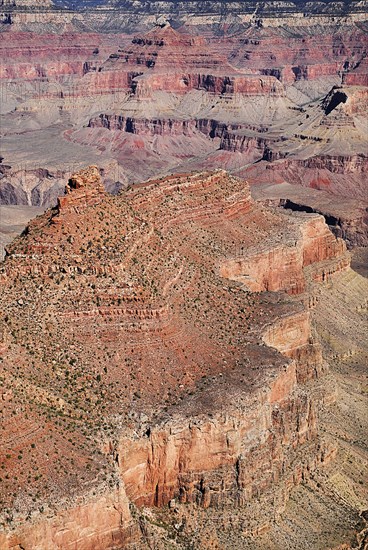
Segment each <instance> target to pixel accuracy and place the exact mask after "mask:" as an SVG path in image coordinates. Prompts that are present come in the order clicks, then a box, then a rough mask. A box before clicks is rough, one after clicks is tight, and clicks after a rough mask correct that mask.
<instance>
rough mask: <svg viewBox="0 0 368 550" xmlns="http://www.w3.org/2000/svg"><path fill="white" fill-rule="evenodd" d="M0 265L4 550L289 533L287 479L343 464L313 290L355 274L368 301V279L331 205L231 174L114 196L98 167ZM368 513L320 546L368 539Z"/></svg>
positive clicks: (238, 540)
mask: <svg viewBox="0 0 368 550" xmlns="http://www.w3.org/2000/svg"><path fill="white" fill-rule="evenodd" d="M92 220H93V222H92ZM285 266H287V267H288V269H285ZM0 279H1V287H0V293H1V303H2V316H1V320H0V323H1V324H0V334H1V347H0V350H1V365H0V367H1V379H2V390H1V391H2V396H1V399H2V401H1V405H2V418H3V422H2V430H3V433H2V438H1V443H0V456H1V458H0V462H1V468H2V470H1V478H2V484H1V487H2V493H1V510H2V515H1V529H0V541H1V548H4V549H11V550H14V549H18V548H25V549H27V550H28V549H29V550H31V549H35V548H45V549H46V548H47V549H50V550H51V549H61V548H68V547H70V548H78V550H79V549H86V550H87V549H92V548H93V549H94V550H95V549H96V548H101V549H106V548H111V549H112V548H129V547H132V548H133V547H134V548H147V545H148V547H149V546H150V545H153V546H154V547H155V548H167V547H168V546H169V545H170V544H171V542H170V541H172V542H173V541H175V544H176V545H177V546H178V547H179V548H187V547H189V546H190V545H191V544H192V545H193V544H195V545H196V547H198V548H208V547H211V544H212V547H215V548H226V547H229V546H226V544H228V543H226V539H227V538H228V537H230V539H229V540H231V541H232V542H231V546H230V547H231V548H254V547H256V546H255V545H257V544H260V545H261V547H262V544H270V543H267V542H265V541H267V540H272V537H276V538H275V540H276V541H277V540H278V544H279V546H277V543H276V546H275V548H277V547H278V548H280V547H282V543H281V542H280V541H281V540H282V537H285V535H286V532H287V530H286V531H285V527H283V526H282V522H283V518H284V514H287V513H288V506H289V502H290V498H292V496H291V495H292V494H293V491H294V490H295V488H297V487H298V486H299V485H300V484H301V483H302V485H304V486H305V485H308V483H311V484H313V483H316V480H317V479H319V476H322V478H324V479H326V476H327V479H330V478H329V474H328V472H329V471H330V472H331V471H332V472H335V471H336V467H337V466H336V464H337V465H339V464H340V463H339V461H338V460H339V458H338V457H339V452H341V451H340V443H339V440H338V439H337V438H336V437H334V436H333V434H330V433H328V431H327V430H324V429H323V426H324V425H325V423H326V420H324V418H325V417H327V418H328V417H329V415H331V414H334V413H333V412H331V411H333V410H334V407H335V409H336V405H334V403H336V399H337V397H336V388H335V384H334V382H333V377H332V375H331V372H330V370H329V368H328V365H327V363H326V359H325V358H324V357H323V355H322V347H321V343H320V341H319V340H318V338H317V334H316V328H315V323H316V322H317V323H318V322H319V323H320V324H321V327H322V328H321V333H323V334H324V337H325V338H326V339H327V340H328V335H327V333H326V332H325V331H326V330H327V328H328V327H329V326H330V324H329V323H327V324H326V322H325V320H323V317H322V315H323V314H326V304H325V303H324V305H323V308H321V309H320V306H319V303H320V302H326V300H327V301H328V300H330V301H331V298H329V297H328V293H329V292H331V290H330V289H331V288H332V289H335V288H339V285H345V287H346V286H347V287H349V286H352V289H351V296H352V297H353V298H354V299H352V300H351V304H348V303H346V302H344V304H345V305H344V306H343V307H345V308H347V310H349V307H350V306H351V307H352V308H353V310H354V315H355V317H356V319H355V320H356V321H357V324H356V327H359V326H362V323H361V320H360V319H361V317H362V315H364V305H363V303H362V302H361V301H362V299H363V297H364V293H363V294H360V292H357V289H356V286H357V287H358V290H362V289H363V288H364V287H366V280H365V279H364V278H363V277H360V276H359V275H357V274H356V273H354V272H353V271H352V270H351V269H350V255H349V253H348V252H347V250H346V245H345V244H344V241H343V240H342V239H340V238H338V237H335V236H334V235H333V234H332V233H331V232H330V230H329V229H328V226H327V225H326V223H325V221H324V218H323V217H322V216H321V215H319V214H313V213H312V214H307V213H304V212H291V211H289V210H284V209H280V208H279V207H275V206H269V207H265V206H264V205H262V204H261V203H259V202H257V201H254V200H253V199H252V198H251V195H250V190H249V186H248V185H247V183H246V182H245V181H244V180H242V179H240V178H236V177H234V176H232V175H229V174H227V173H226V172H225V171H223V170H217V171H211V172H195V173H191V174H189V173H187V174H181V175H173V176H167V177H164V178H159V179H156V180H150V181H149V182H146V183H143V184H137V185H135V186H132V187H130V188H128V189H126V190H122V191H120V193H119V194H117V195H115V196H113V195H111V194H109V193H107V192H106V191H105V189H104V186H103V183H102V179H101V170H100V169H98V168H97V167H96V166H91V167H90V168H88V169H85V170H82V171H80V172H78V173H76V174H74V175H73V176H72V177H71V178H70V180H69V183H68V184H67V185H66V191H65V195H62V196H61V197H60V198H59V199H58V203H57V205H56V207H54V208H53V209H49V210H47V211H46V212H45V213H44V214H41V215H39V216H38V217H36V218H35V219H34V220H32V221H31V222H30V224H29V225H28V226H27V228H26V230H25V231H24V232H23V234H22V235H20V236H19V237H16V238H15V240H14V241H13V242H12V243H11V244H10V245H8V246H7V252H6V257H5V260H4V262H3V263H2V265H1V268H0ZM334 292H335V291H334ZM346 295H348V294H346ZM335 300H337V303H339V301H340V300H341V297H339V296H338V295H337V296H336V298H335ZM333 304H334V307H336V302H334V303H333ZM333 322H334V321H332V323H333ZM347 322H348V321H347ZM356 330H358V328H357V329H356ZM349 331H350V329H349V330H347V332H346V334H347V335H348V334H349ZM356 336H357V333H356V332H355V334H354V336H353V340H354V342H355V346H358V348H355V352H354V353H355V354H356V355H357V356H358V355H359V354H364V353H365V352H366V350H365V347H364V338H362V339H361V340H360V339H357V338H356ZM35 341H37V346H34V345H33V343H34V342H35ZM359 342H363V344H359ZM347 344H348V345H349V340H347ZM341 345H342V344H341ZM361 345H363V347H362V348H360V347H359V346H361ZM343 347H344V345H343ZM351 351H352V350H351ZM340 353H341V354H342V355H343V354H344V353H345V352H344V351H343V350H340ZM361 399H364V394H362V397H361ZM362 410H363V409H362ZM360 414H361V413H360ZM359 418H360V421H361V422H362V421H363V420H362V418H363V417H362V416H360V417H359ZM342 426H343V424H342V425H341V428H342ZM351 445H352V444H351ZM364 452H365V453H366V451H364V450H363V448H362V449H361V451H360V453H361V454H360V465H359V463H357V460H356V459H355V460H354V465H355V466H356V468H358V473H357V472H355V474H354V475H355V478H356V484H357V489H355V488H354V490H355V491H356V493H355V494H356V495H357V496H356V498H357V499H361V502H364V485H362V486H361V485H359V483H358V482H359V481H360V480H361V476H363V475H364V464H366V462H364V461H366V454H365V455H364ZM362 453H363V454H362ZM364 456H365V458H364ZM331 465H332V466H331ZM331 475H332V474H330V476H331ZM322 483H326V481H324V482H322ZM328 483H329V481H328V482H327V485H328ZM336 495H337V496H336ZM336 495H335V497H334V506H335V507H337V509H338V511H339V514H340V515H341V513H342V511H341V509H342V510H345V512H344V513H346V509H345V507H346V504H345V501H344V498H343V496H342V495H340V496H339V493H338V492H337V493H336ZM324 498H325V499H327V503H326V509H329V506H330V505H331V503H329V502H328V499H330V498H331V497H330V494H329V492H328V491H327V489H326V494H325V496H324ZM323 504H324V502H323V499H322V508H323ZM320 506H321V503H320ZM326 509H325V510H324V513H325V512H326ZM359 513H362V509H361V508H360V505H357V504H353V505H352V506H351V507H350V508H349V512H348V514H347V516H346V518H349V522H353V523H354V522H355V523H356V525H358V524H359V522H360V524H362V526H361V527H360V528H359V529H358V527H356V528H355V530H354V529H353V530H352V529H351V527H350V528H347V526H346V520H345V521H344V522H342V524H341V526H340V527H339V529H338V530H337V531H336V532H334V534H333V535H329V534H328V533H326V536H325V537H323V536H322V537H321V541H320V543H318V544H316V545H315V546H314V547H315V548H325V547H326V546H325V545H326V543H330V542H331V544H332V542H333V541H334V543H335V546H337V545H338V543H339V544H340V543H342V542H345V543H346V542H349V541H350V540H352V537H353V538H354V537H356V536H357V537H359V536H360V535H359V533H360V532H363V531H364V529H363V524H364V519H363V516H361V519H359ZM162 514H164V516H163V515H162ZM339 514H338V515H337V517H339ZM167 516H169V517H167ZM172 516H174V517H172ZM193 521H194V522H198V525H197V528H195V526H194V525H193ZM321 521H322V520H321ZM362 522H363V523H362ZM206 524H208V526H210V525H211V526H212V527H211V537H210V539H209V541H212V542H209V541H207V537H206V527H205V525H206ZM200 525H202V529H200V532H199V533H198V526H200ZM297 532H298V530H296V531H295V532H294V536H297ZM298 536H299V544H300V546H299V547H300V548H302V547H303V548H304V547H305V548H307V547H310V546H308V536H307V534H304V533H303V537H304V536H305V537H306V538H305V541H304V538H303V537H302V538H300V534H299V535H298ZM264 537H266V539H265V538H264ZM267 537H271V539H268V538H267ZM357 540H358V539H357ZM255 541H258V542H255ZM262 541H263V542H262ZM303 541H304V542H305V546H303ZM173 543H174V542H173ZM264 547H265V546H263V548H264ZM266 547H268V546H266ZM269 547H273V546H269Z"/></svg>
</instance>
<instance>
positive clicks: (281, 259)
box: [221, 214, 350, 294]
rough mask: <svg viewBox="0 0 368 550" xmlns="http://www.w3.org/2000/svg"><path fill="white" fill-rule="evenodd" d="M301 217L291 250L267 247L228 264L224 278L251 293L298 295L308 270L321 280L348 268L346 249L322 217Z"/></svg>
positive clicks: (224, 266)
mask: <svg viewBox="0 0 368 550" xmlns="http://www.w3.org/2000/svg"><path fill="white" fill-rule="evenodd" d="M299 216H301V220H300V222H299V223H300V229H301V235H300V238H299V240H297V241H294V242H293V243H290V244H289V246H288V245H286V246H285V245H279V244H275V243H272V248H271V247H270V248H268V247H267V245H266V246H264V248H265V250H263V251H255V252H253V253H252V252H248V254H244V255H243V257H239V258H234V259H231V260H230V261H226V262H225V263H224V264H223V265H222V266H221V274H222V275H223V276H224V277H228V278H231V279H234V280H239V281H242V283H243V284H245V285H246V286H247V288H249V289H250V290H251V291H252V292H263V291H273V292H274V291H277V290H285V291H286V292H288V293H290V294H299V293H301V292H304V290H305V287H306V277H305V271H304V268H305V267H306V266H309V265H312V268H311V272H310V273H309V275H311V276H312V277H313V278H319V279H322V280H324V279H327V278H329V277H330V276H332V275H333V274H334V273H335V272H336V273H339V272H340V271H341V270H342V269H346V268H348V267H349V265H350V258H349V255H348V254H347V252H346V246H345V244H344V242H343V241H342V239H338V238H336V237H334V236H333V235H332V233H331V232H330V230H329V229H328V226H327V225H326V223H325V220H324V219H323V217H321V216H315V217H313V216H312V215H308V216H303V214H301V215H299ZM303 222H304V223H303ZM279 240H281V239H280V237H279ZM267 248H268V249H267Z"/></svg>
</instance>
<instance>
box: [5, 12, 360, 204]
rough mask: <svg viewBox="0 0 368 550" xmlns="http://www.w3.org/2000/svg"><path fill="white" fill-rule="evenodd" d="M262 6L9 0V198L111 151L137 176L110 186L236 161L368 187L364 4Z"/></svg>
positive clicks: (270, 178)
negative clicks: (81, 8)
mask: <svg viewBox="0 0 368 550" xmlns="http://www.w3.org/2000/svg"><path fill="white" fill-rule="evenodd" d="M251 4H252V3H246V4H244V5H242V8H241V10H243V12H242V11H241V10H240V7H239V5H233V3H231V2H230V3H225V5H224V6H222V12H221V13H222V16H221V18H220V19H219V17H218V15H216V9H218V8H219V6H218V5H217V4H216V3H208V5H207V8H208V13H206V16H205V17H202V18H201V17H198V13H196V12H197V8H198V6H197V4H196V3H192V4H191V5H190V7H189V6H186V7H184V6H181V7H180V5H179V4H178V3H174V4H170V6H169V5H168V6H167V8H168V12H167V13H168V14H169V13H172V17H171V18H170V17H169V18H163V19H162V20H160V19H159V17H158V16H157V17H156V15H157V14H156V12H155V10H156V9H158V8H156V7H155V6H156V4H154V3H153V4H152V6H151V8H152V13H150V14H149V15H147V14H146V15H142V14H140V15H139V14H137V10H138V11H139V9H138V4H134V5H133V4H130V3H125V4H124V6H123V7H122V6H121V5H120V4H119V3H113V4H111V5H110V6H109V9H108V10H97V11H93V10H91V11H90V12H87V11H85V12H78V11H74V12H73V11H71V10H65V9H60V8H55V7H54V8H51V7H49V8H46V7H44V9H41V8H37V9H34V10H30V9H28V8H27V7H24V6H23V7H19V6H17V5H15V6H13V5H12V6H10V5H9V10H8V11H6V12H5V11H4V17H5V16H6V14H7V15H8V16H9V17H10V19H11V22H10V24H9V22H8V23H6V22H5V20H4V23H3V28H4V32H3V36H6V37H7V39H6V40H4V41H3V42H2V45H1V55H2V58H3V62H2V64H1V69H0V86H1V90H2V91H1V93H2V99H3V101H2V102H1V109H2V113H3V114H4V117H3V119H2V132H3V136H2V156H3V157H4V161H3V164H4V166H7V167H8V168H7V169H6V170H4V177H3V178H2V180H1V182H0V200H1V202H2V204H28V205H33V206H36V205H37V206H39V205H43V206H45V207H46V206H50V205H54V204H55V202H56V197H57V195H58V194H59V193H60V190H61V189H62V185H61V181H62V178H64V177H69V175H70V173H71V172H73V171H74V170H75V169H78V168H79V167H81V166H83V165H87V164H99V165H100V164H101V158H103V159H104V161H105V162H108V163H115V165H117V166H118V167H119V168H118V169H119V172H120V173H121V174H122V177H121V178H120V177H119V178H116V179H115V178H113V181H111V184H109V189H118V188H119V187H120V186H121V184H122V183H124V182H125V181H129V182H132V183H135V182H136V181H141V180H144V179H148V178H150V177H155V176H157V174H162V175H163V174H168V173H172V172H176V171H191V170H193V169H200V170H202V169H216V168H225V169H227V170H229V171H231V172H233V173H235V174H239V175H240V176H242V177H245V178H246V179H247V180H248V181H249V182H250V183H251V184H253V183H266V182H267V183H284V182H288V183H291V184H296V185H302V186H305V187H306V186H307V187H309V188H311V189H318V190H320V189H323V190H325V191H327V192H328V193H330V194H335V195H337V196H344V197H348V198H357V199H358V200H362V201H366V193H365V182H364V172H365V171H366V168H367V157H366V147H367V144H366V132H365V111H366V103H367V87H366V73H367V66H366V23H365V22H364V9H363V8H362V5H361V4H360V3H356V2H350V3H349V6H347V7H346V13H345V14H344V15H341V13H340V11H339V10H340V9H341V6H340V7H339V6H338V5H334V6H332V4H331V3H329V4H328V5H327V4H326V5H324V4H323V5H322V4H321V3H316V4H315V5H314V4H313V3H310V4H308V6H307V5H305V6H304V7H303V10H305V11H304V12H300V11H299V10H300V9H301V7H300V6H299V7H296V6H295V5H294V4H293V3H290V4H288V5H285V4H284V3H279V4H278V7H277V13H273V12H272V10H273V9H274V8H273V7H272V5H271V4H269V3H262V5H260V4H259V3H254V5H253V4H252V6H253V8H254V9H253V8H252V9H251ZM317 4H318V5H317ZM160 6H161V7H160V10H161V9H163V7H162V6H163V5H162V3H161V5H160ZM184 8H185V9H184ZM207 8H206V9H207ZM201 9H202V10H203V5H202V7H201ZM124 10H125V11H124ZM177 10H178V11H177ZM224 10H225V11H224ZM228 10H230V11H228ZM239 10H240V12H239ZM331 10H332V11H331ZM230 12H231V13H232V14H233V15H230ZM332 12H333V14H334V20H333V19H332V17H331V15H329V14H331V13H332ZM133 13H134V17H135V19H134V21H135V23H133V22H132V14H133ZM339 13H340V15H339ZM129 14H130V15H129ZM168 19H169V20H170V22H171V25H170V24H169V23H168ZM123 20H124V22H123ZM301 23H303V25H304V27H303V26H302V25H301ZM51 31H52V32H51ZM339 98H343V100H340V99H339ZM40 130H41V131H40ZM20 132H22V136H23V137H22V140H19V139H17V136H18V135H19V133H20ZM15 140H17V143H18V144H19V142H20V141H21V146H20V148H19V149H15V145H14V143H15ZM18 147H19V146H18ZM66 159H67V160H66ZM319 196H320V195H319V194H318V193H317V194H316V197H319ZM286 198H288V197H286Z"/></svg>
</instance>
